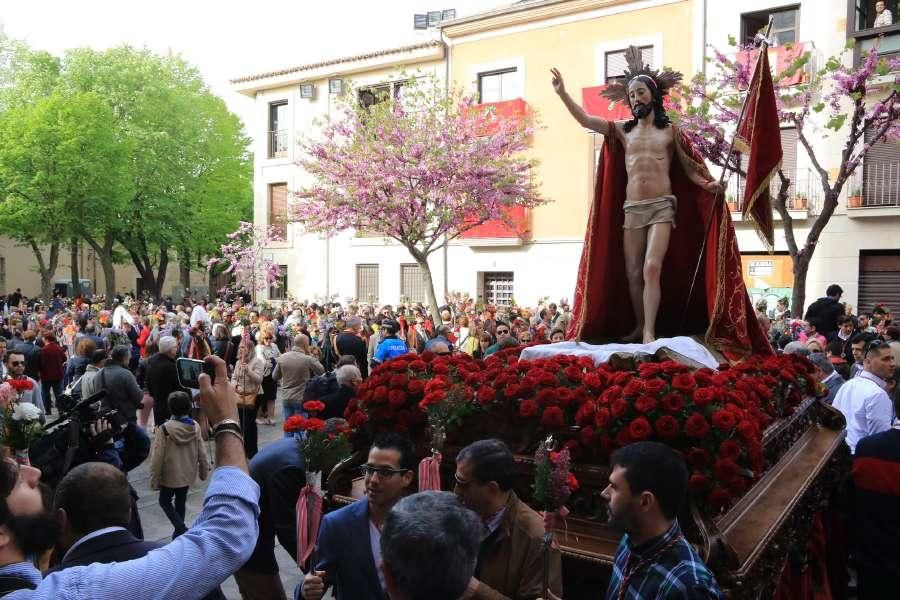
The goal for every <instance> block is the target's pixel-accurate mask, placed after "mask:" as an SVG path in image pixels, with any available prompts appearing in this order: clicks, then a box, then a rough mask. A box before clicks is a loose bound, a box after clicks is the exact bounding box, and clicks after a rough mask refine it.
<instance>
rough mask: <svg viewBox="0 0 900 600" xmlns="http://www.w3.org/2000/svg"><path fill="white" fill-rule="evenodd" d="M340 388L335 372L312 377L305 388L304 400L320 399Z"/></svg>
mask: <svg viewBox="0 0 900 600" xmlns="http://www.w3.org/2000/svg"><path fill="white" fill-rule="evenodd" d="M337 389H338V382H337V375H335V374H334V372H331V373H325V374H324V375H317V376H316V377H310V378H309V380H308V381H307V382H306V387H305V388H304V390H303V401H304V402H306V401H307V400H318V399H319V398H321V397H322V396H325V395H327V394H330V393H332V392H333V391H335V390H337Z"/></svg>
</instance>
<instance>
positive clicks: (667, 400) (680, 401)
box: [662, 392, 684, 412]
mask: <svg viewBox="0 0 900 600" xmlns="http://www.w3.org/2000/svg"><path fill="white" fill-rule="evenodd" d="M662 405H663V408H665V409H666V410H669V411H672V412H679V411H680V410H681V409H682V408H684V398H682V397H681V394H677V393H675V392H672V393H670V394H666V395H665V396H663V398H662Z"/></svg>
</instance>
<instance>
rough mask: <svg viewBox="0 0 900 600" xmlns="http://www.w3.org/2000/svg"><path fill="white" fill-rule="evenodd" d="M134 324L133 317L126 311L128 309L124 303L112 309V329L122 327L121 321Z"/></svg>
mask: <svg viewBox="0 0 900 600" xmlns="http://www.w3.org/2000/svg"><path fill="white" fill-rule="evenodd" d="M123 321H124V322H126V323H129V324H131V325H134V317H132V316H131V315H130V314H129V313H128V309H127V308H125V305H124V304H120V305H118V306H117V307H116V310H114V311H113V318H112V326H113V329H122V322H123Z"/></svg>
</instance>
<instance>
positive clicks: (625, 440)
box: [616, 427, 634, 448]
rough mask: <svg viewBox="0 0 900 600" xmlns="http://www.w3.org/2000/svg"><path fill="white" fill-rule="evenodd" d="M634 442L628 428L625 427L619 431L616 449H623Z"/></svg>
mask: <svg viewBox="0 0 900 600" xmlns="http://www.w3.org/2000/svg"><path fill="white" fill-rule="evenodd" d="M633 441H634V440H632V439H631V436H630V435H629V434H628V428H627V427H623V428H622V429H620V430H619V433H617V434H616V447H617V448H621V447H623V446H627V445H628V444H630V443H631V442H633Z"/></svg>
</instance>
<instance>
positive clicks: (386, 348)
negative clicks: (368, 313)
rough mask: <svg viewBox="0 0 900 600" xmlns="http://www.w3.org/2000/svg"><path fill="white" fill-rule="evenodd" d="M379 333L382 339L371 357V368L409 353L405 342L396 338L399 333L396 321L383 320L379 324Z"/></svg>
mask: <svg viewBox="0 0 900 600" xmlns="http://www.w3.org/2000/svg"><path fill="white" fill-rule="evenodd" d="M381 331H382V332H384V338H383V339H382V340H381V342H380V343H379V344H378V348H376V349H375V356H373V357H372V368H375V367H376V366H378V365H380V364H381V363H383V362H387V361H389V360H391V359H392V358H397V357H398V356H403V355H404V354H406V353H407V352H409V347H407V345H406V342H405V341H403V340H401V339H399V338H398V337H397V332H398V331H400V325H399V324H398V323H397V321H392V320H390V319H385V320H384V321H382V322H381Z"/></svg>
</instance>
